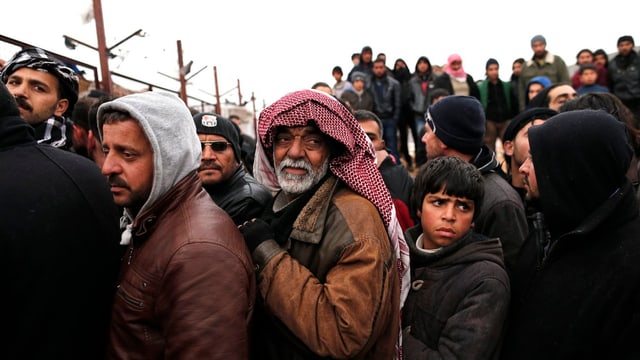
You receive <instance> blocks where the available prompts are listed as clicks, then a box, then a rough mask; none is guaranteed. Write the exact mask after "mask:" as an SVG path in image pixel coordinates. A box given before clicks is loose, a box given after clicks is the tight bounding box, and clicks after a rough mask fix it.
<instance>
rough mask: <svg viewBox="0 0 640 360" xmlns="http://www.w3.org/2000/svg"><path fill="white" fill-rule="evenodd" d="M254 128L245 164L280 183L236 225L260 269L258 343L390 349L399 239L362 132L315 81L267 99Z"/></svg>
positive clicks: (322, 353)
mask: <svg viewBox="0 0 640 360" xmlns="http://www.w3.org/2000/svg"><path fill="white" fill-rule="evenodd" d="M258 128H259V129H258V130H259V131H258V132H259V134H258V136H259V143H258V146H257V151H256V159H255V163H254V170H255V171H254V176H256V178H257V179H258V181H260V182H261V183H263V184H264V185H266V186H267V187H269V188H272V189H276V188H277V189H280V190H281V191H279V192H278V193H277V195H276V196H275V198H274V200H273V201H272V203H271V204H270V205H269V207H268V211H266V212H265V214H263V216H261V217H260V219H257V220H254V221H251V222H247V223H245V224H244V225H243V226H241V228H240V229H241V232H242V233H243V235H244V237H245V241H246V242H247V245H248V246H249V249H250V250H251V251H252V256H253V260H254V262H255V264H256V268H257V269H258V277H257V279H258V289H259V292H260V297H259V298H260V302H261V305H262V306H259V307H258V308H257V310H256V327H255V329H254V330H255V336H254V339H256V340H257V341H256V342H255V343H254V344H253V346H254V347H253V349H255V353H256V354H259V355H260V356H261V357H260V358H265V359H316V358H340V359H346V358H349V359H393V358H394V356H398V350H399V326H400V317H399V315H400V313H399V310H400V307H401V304H402V299H404V297H405V296H406V291H407V286H408V282H407V281H408V272H407V270H408V257H407V255H408V253H407V251H408V248H407V244H406V242H405V241H404V238H403V237H402V234H401V231H400V226H399V224H398V221H397V218H396V217H395V213H394V211H395V209H394V207H393V202H392V200H391V196H390V194H389V191H388V190H387V188H386V186H385V184H384V182H383V180H382V176H381V175H380V172H379V171H378V169H377V167H376V165H375V163H374V159H375V153H374V150H373V146H372V145H371V142H370V141H369V140H368V139H367V137H366V134H365V133H364V131H363V130H362V129H361V128H360V125H359V124H358V122H357V121H356V119H355V118H354V117H353V115H352V114H351V112H350V111H349V110H348V109H347V108H346V107H344V106H343V105H342V104H341V103H340V102H339V101H337V100H336V99H335V98H333V97H331V96H328V95H326V94H324V93H321V92H318V91H314V90H301V91H297V92H293V93H291V94H288V95H286V96H284V97H283V98H282V99H280V100H278V101H276V102H275V103H274V104H272V105H271V106H269V107H267V108H266V109H265V110H263V111H262V113H261V115H260V120H259V125H258ZM401 284H402V286H401ZM401 289H402V291H401Z"/></svg>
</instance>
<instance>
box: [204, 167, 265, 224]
mask: <svg viewBox="0 0 640 360" xmlns="http://www.w3.org/2000/svg"><path fill="white" fill-rule="evenodd" d="M205 189H206V190H207V192H208V193H209V195H211V198H213V201H215V203H216V204H217V205H218V206H220V207H221V208H222V209H223V210H224V211H226V213H227V214H229V216H231V218H232V219H233V222H235V223H236V225H240V224H242V223H244V222H245V221H248V220H251V219H253V218H255V217H258V216H259V215H260V214H262V211H263V210H264V208H265V207H266V206H267V204H268V203H269V201H270V200H271V198H272V195H271V192H270V191H269V189H267V188H266V187H264V186H263V185H261V184H260V183H258V182H257V181H256V179H255V178H253V176H251V175H249V174H247V172H246V171H245V170H244V168H243V167H242V166H239V167H238V170H236V172H235V173H234V174H233V175H232V176H231V177H230V178H229V179H228V180H227V181H225V182H222V183H220V184H216V185H215V186H205Z"/></svg>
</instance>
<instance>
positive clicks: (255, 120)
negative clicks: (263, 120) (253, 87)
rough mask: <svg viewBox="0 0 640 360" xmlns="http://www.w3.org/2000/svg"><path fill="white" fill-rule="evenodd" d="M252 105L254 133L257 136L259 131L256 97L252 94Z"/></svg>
mask: <svg viewBox="0 0 640 360" xmlns="http://www.w3.org/2000/svg"><path fill="white" fill-rule="evenodd" d="M251 103H252V104H253V131H254V132H255V133H256V134H257V131H258V118H257V117H256V97H255V95H254V94H253V91H252V92H251Z"/></svg>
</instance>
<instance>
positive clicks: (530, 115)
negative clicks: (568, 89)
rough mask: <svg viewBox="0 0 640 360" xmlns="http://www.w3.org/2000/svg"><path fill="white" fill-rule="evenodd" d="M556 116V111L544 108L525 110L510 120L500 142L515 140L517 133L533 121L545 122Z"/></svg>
mask: <svg viewBox="0 0 640 360" xmlns="http://www.w3.org/2000/svg"><path fill="white" fill-rule="evenodd" d="M557 114H558V112H557V111H555V110H553V109H549V108H545V107H533V108H530V109H527V110H525V111H523V112H521V113H520V114H518V115H517V116H516V117H514V118H513V119H512V120H511V122H510V123H509V126H507V129H506V130H505V131H504V136H503V137H502V141H513V139H515V138H516V134H517V133H518V131H520V129H522V128H523V127H524V126H525V125H527V124H528V123H530V122H532V121H533V120H535V119H543V120H547V119H548V118H550V117H552V116H554V115H557Z"/></svg>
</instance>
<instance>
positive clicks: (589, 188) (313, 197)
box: [0, 35, 640, 360]
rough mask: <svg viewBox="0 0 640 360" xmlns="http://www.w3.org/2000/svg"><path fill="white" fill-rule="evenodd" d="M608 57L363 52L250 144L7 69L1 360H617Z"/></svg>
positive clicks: (623, 324) (624, 330) (624, 115)
mask: <svg viewBox="0 0 640 360" xmlns="http://www.w3.org/2000/svg"><path fill="white" fill-rule="evenodd" d="M617 44H618V54H616V55H615V57H613V58H612V59H610V60H609V59H606V54H604V55H605V60H608V61H605V62H604V63H601V62H600V61H599V60H598V59H597V57H598V56H600V55H602V52H601V51H595V52H592V51H591V50H588V49H583V50H581V51H580V52H578V54H577V56H576V58H577V64H578V65H579V68H578V70H577V71H576V73H575V74H573V75H570V74H569V72H568V68H567V66H566V63H565V62H564V60H563V59H562V58H560V57H559V56H557V55H553V54H552V53H550V52H549V51H547V50H546V39H545V38H544V37H543V36H542V35H536V36H534V37H533V38H532V39H531V48H532V51H533V55H532V57H531V59H530V60H524V58H522V59H516V60H515V61H514V62H513V64H512V69H513V76H512V77H511V79H509V80H508V81H503V80H501V79H500V78H499V76H498V73H499V66H500V65H499V63H498V61H496V60H495V59H492V58H489V59H488V60H487V62H486V78H485V79H482V80H475V79H474V78H473V77H472V76H471V75H469V74H468V73H466V72H465V71H464V68H463V61H462V58H461V56H460V55H458V54H451V55H450V56H449V58H448V61H447V64H446V65H445V66H444V67H443V68H442V69H439V68H437V67H436V66H432V64H431V62H430V60H429V58H428V57H426V56H421V57H420V58H419V59H418V60H417V62H416V64H415V68H414V71H413V72H411V70H410V69H409V67H408V65H407V63H406V62H405V61H404V60H402V59H397V60H396V61H395V63H394V66H393V68H389V67H387V65H386V57H385V55H384V54H383V53H380V54H379V55H378V56H377V57H376V58H375V59H373V52H372V49H371V48H370V47H368V46H365V47H364V48H363V49H362V51H361V52H360V53H358V54H357V55H356V54H354V56H352V59H353V61H354V66H353V68H352V69H351V70H350V71H349V72H348V74H347V76H346V78H345V79H344V80H343V77H344V73H343V70H342V69H341V68H340V67H334V68H333V70H332V74H333V76H334V78H335V79H336V83H335V84H334V85H333V86H331V85H329V84H326V83H322V82H319V83H316V84H314V85H313V86H311V88H310V89H302V90H295V91H292V92H290V93H288V94H286V95H285V96H283V97H281V98H280V99H278V100H277V101H275V102H274V103H272V104H270V105H269V106H267V107H266V108H265V109H264V110H263V111H262V112H261V113H260V116H259V119H258V122H257V129H256V130H257V131H256V134H255V138H254V137H252V136H251V135H249V134H244V133H243V132H242V131H241V128H240V126H239V123H240V122H241V121H242V119H240V117H239V116H238V115H232V116H229V117H225V116H222V115H221V114H217V113H214V112H198V111H194V110H193V109H190V108H189V107H188V106H187V105H186V104H185V103H184V102H183V101H182V100H181V99H180V98H179V97H177V96H176V95H174V94H169V93H162V92H153V91H146V92H141V93H134V94H129V95H124V96H120V97H113V96H110V95H109V94H105V93H96V92H92V93H90V94H80V93H79V89H78V81H79V80H78V75H77V74H76V73H75V72H74V71H73V70H72V69H71V68H70V67H68V66H67V65H66V64H64V63H62V62H61V61H59V60H58V59H56V58H54V57H52V56H51V55H50V54H48V53H47V52H46V51H44V50H42V49H37V48H27V49H23V50H20V51H18V52H17V53H16V54H14V55H13V56H12V57H11V58H10V59H9V60H8V61H7V62H6V64H4V67H3V69H2V72H1V73H0V79H1V80H2V81H1V82H0V169H2V171H1V172H0V199H2V202H0V246H2V249H3V255H4V262H3V263H4V265H3V269H4V273H5V274H6V276H5V282H4V283H5V285H6V287H5V293H6V296H5V297H4V300H3V303H4V305H5V309H6V312H7V315H6V316H5V325H6V327H7V330H8V331H6V332H5V335H4V336H3V337H2V340H0V344H1V345H2V347H1V348H2V354H3V356H2V357H3V358H7V359H25V358H28V359H31V358H38V359H40V358H47V359H103V358H106V359H321V358H322V359H325V358H330V359H389V360H391V359H397V360H400V359H469V358H474V359H496V360H497V359H505V360H509V359H578V358H580V359H602V358H616V359H634V358H638V357H640V350H639V349H638V347H637V346H636V344H635V341H636V339H637V337H638V334H640V266H638V264H640V189H639V185H638V180H639V173H640V168H639V162H638V158H639V156H640V130H639V126H638V124H639V123H640V122H639V121H638V120H639V119H640V58H639V57H638V55H637V53H636V52H635V51H634V50H633V49H634V46H635V43H634V39H633V38H632V37H631V36H626V35H625V36H621V37H620V38H619V39H618V43H617ZM409 134H411V136H412V137H413V140H414V142H413V144H414V145H415V148H414V149H409V146H408V141H407V140H408V136H409ZM36 185H37V186H36Z"/></svg>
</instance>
